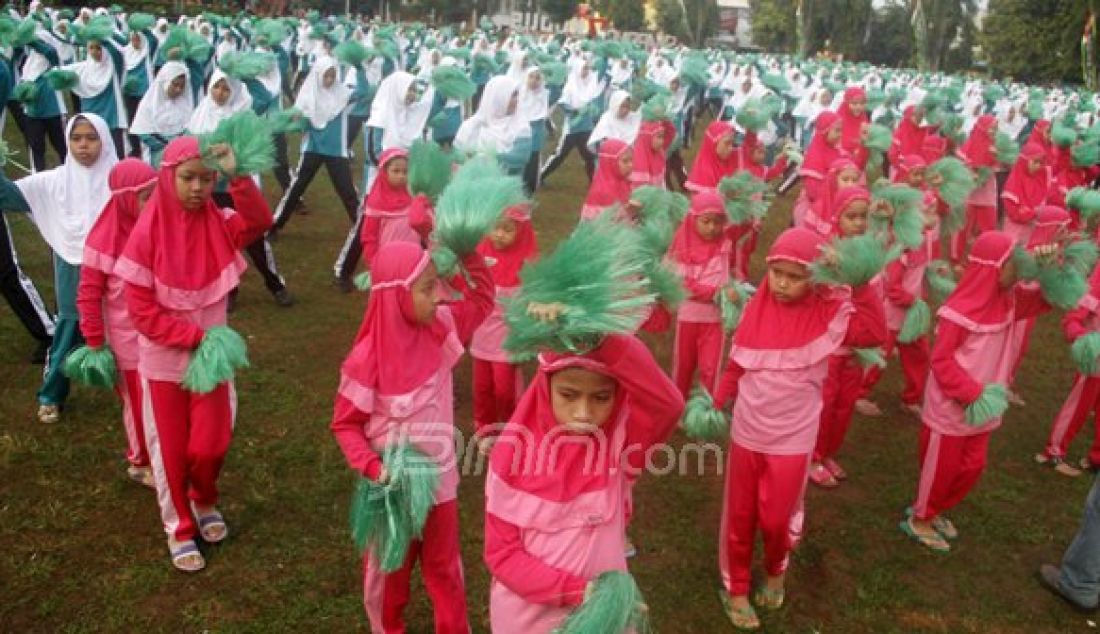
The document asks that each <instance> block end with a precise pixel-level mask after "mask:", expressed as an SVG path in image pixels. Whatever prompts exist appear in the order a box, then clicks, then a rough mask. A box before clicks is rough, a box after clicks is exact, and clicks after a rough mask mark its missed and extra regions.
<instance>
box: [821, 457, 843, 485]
mask: <svg viewBox="0 0 1100 634" xmlns="http://www.w3.org/2000/svg"><path fill="white" fill-rule="evenodd" d="M821 464H822V465H823V466H824V467H825V468H826V469H828V470H829V473H831V474H833V477H834V478H836V479H837V480H847V479H848V472H847V471H845V470H844V467H842V466H840V463H839V462H837V461H836V460H833V459H832V458H826V459H824V460H822V461H821Z"/></svg>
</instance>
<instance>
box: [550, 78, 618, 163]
mask: <svg viewBox="0 0 1100 634" xmlns="http://www.w3.org/2000/svg"><path fill="white" fill-rule="evenodd" d="M603 91H604V83H603V82H601V81H600V80H599V79H598V78H597V77H596V73H594V72H593V71H592V64H591V62H588V61H585V62H584V63H582V64H580V65H579V66H577V67H576V69H575V70H574V71H573V72H571V73H570V74H569V79H567V80H566V81H565V88H564V89H563V90H562V93H561V98H560V99H559V100H558V107H560V108H561V110H562V112H563V113H564V114H565V129H563V130H562V133H561V140H560V141H559V142H558V148H557V149H556V150H555V151H554V154H553V156H551V157H550V158H549V159H547V161H546V163H545V164H543V166H542V169H541V170H540V171H539V182H540V183H542V182H544V181H545V180H546V177H547V176H549V175H550V174H551V173H553V171H554V170H556V169H557V168H558V166H560V165H561V164H562V162H563V161H565V157H567V156H569V152H570V151H571V150H572V149H573V148H576V149H577V151H578V152H580V155H581V158H582V159H583V160H584V171H585V173H586V174H587V175H588V180H589V182H591V181H592V174H593V172H594V171H595V169H596V156H595V155H594V154H592V151H591V150H589V149H588V137H589V136H590V135H591V134H592V128H594V127H595V125H596V117H598V116H599V114H600V111H601V105H602V104H601V101H602V96H603Z"/></svg>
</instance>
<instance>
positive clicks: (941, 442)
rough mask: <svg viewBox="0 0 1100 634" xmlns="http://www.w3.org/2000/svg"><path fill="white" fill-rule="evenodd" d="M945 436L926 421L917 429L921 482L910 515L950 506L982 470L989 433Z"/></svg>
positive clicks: (927, 516)
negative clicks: (919, 429) (926, 423)
mask: <svg viewBox="0 0 1100 634" xmlns="http://www.w3.org/2000/svg"><path fill="white" fill-rule="evenodd" d="M990 433H991V432H985V433H981V434H976V435H974V436H948V435H946V434H941V433H939V432H937V431H933V430H932V429H931V428H929V427H928V426H927V425H924V426H922V427H921V432H920V463H921V468H920V484H918V485H917V500H916V502H914V503H913V516H914V517H916V518H917V519H920V520H932V519H935V518H936V516H938V515H939V514H940V513H944V512H947V511H950V510H951V509H953V508H954V507H955V506H956V505H957V504H958V503H959V502H962V501H963V499H965V498H966V496H967V495H968V494H969V493H970V491H971V490H973V489H974V485H976V484H978V480H979V479H980V478H981V477H982V472H983V471H985V464H986V454H987V453H988V451H989V434H990Z"/></svg>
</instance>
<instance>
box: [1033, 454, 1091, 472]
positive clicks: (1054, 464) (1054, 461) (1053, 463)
mask: <svg viewBox="0 0 1100 634" xmlns="http://www.w3.org/2000/svg"><path fill="white" fill-rule="evenodd" d="M1086 460H1087V458H1086ZM1035 462H1036V463H1038V464H1040V465H1042V466H1044V467H1047V468H1049V469H1050V470H1052V471H1054V472H1056V473H1058V474H1059V475H1064V476H1066V477H1067V478H1076V477H1077V476H1079V475H1081V471H1080V470H1079V469H1078V468H1077V467H1075V466H1073V465H1071V464H1070V463H1068V462H1066V461H1065V459H1064V458H1062V457H1061V456H1048V455H1047V454H1046V453H1043V452H1040V453H1037V454H1035Z"/></svg>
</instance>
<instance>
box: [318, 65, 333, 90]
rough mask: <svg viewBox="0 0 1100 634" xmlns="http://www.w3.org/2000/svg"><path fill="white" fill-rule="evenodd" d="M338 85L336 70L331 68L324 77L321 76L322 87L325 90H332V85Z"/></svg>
mask: <svg viewBox="0 0 1100 634" xmlns="http://www.w3.org/2000/svg"><path fill="white" fill-rule="evenodd" d="M335 83H336V69H335V68H330V69H328V70H326V71H325V74H324V75H321V85H322V86H324V87H325V88H332V85H333V84H335Z"/></svg>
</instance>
